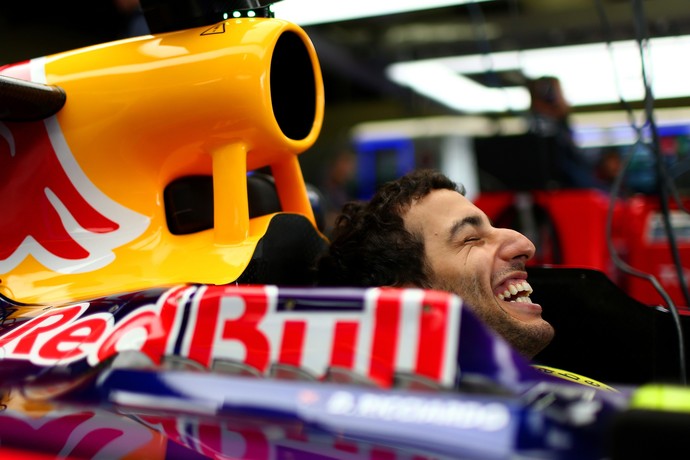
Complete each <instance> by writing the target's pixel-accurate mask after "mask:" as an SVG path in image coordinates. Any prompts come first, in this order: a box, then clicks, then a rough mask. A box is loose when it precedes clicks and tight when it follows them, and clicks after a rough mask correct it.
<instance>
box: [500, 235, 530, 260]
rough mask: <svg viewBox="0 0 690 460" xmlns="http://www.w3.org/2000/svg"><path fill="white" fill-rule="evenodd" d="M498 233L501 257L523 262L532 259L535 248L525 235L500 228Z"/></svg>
mask: <svg viewBox="0 0 690 460" xmlns="http://www.w3.org/2000/svg"><path fill="white" fill-rule="evenodd" d="M499 232H500V233H501V241H502V246H501V254H502V256H503V257H505V258H506V259H509V260H512V259H524V260H525V261H528V260H529V259H531V258H532V257H534V254H535V252H536V248H535V247H534V244H533V243H532V241H530V239H529V238H527V237H526V236H525V235H523V234H522V233H520V232H518V231H516V230H513V229H510V228H501V229H499Z"/></svg>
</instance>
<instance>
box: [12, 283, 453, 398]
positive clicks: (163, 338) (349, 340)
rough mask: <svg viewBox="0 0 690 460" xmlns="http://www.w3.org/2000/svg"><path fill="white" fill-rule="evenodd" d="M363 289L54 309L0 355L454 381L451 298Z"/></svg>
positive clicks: (238, 293) (176, 294) (268, 290)
mask: <svg viewBox="0 0 690 460" xmlns="http://www.w3.org/2000/svg"><path fill="white" fill-rule="evenodd" d="M362 292H363V294H362V297H361V301H360V302H358V303H356V304H354V305H353V304H352V303H351V302H350V303H349V304H348V306H345V307H343V308H339V309H321V308H319V307H311V308H310V309H307V310H305V309H302V310H300V311H291V310H289V309H285V308H281V304H285V303H286V298H285V294H281V291H280V290H279V288H277V287H275V286H180V287H176V288H173V289H170V290H168V291H166V292H165V293H164V294H163V295H161V296H159V297H158V298H157V299H156V300H155V302H154V301H141V304H139V305H130V306H129V309H128V310H125V309H122V311H121V312H117V313H116V311H117V308H114V310H113V311H114V312H111V311H110V310H108V311H101V310H99V311H95V312H94V311H93V310H95V308H93V306H92V305H90V304H89V303H88V302H84V303H79V304H74V305H67V306H62V307H53V308H48V309H47V310H46V311H45V312H44V313H42V314H40V315H38V316H36V317H34V318H32V319H30V320H28V321H25V322H22V323H20V324H16V325H15V326H14V327H12V328H11V329H9V331H8V332H7V333H5V334H4V335H2V336H0V357H2V358H5V359H15V360H27V361H30V362H32V363H34V364H36V365H41V366H50V365H67V364H70V363H74V362H77V361H80V360H86V361H87V362H88V364H89V365H91V366H95V365H96V364H98V363H100V362H102V361H104V360H105V359H107V358H108V357H110V356H112V355H114V354H115V353H117V352H121V351H126V350H137V351H141V352H142V353H144V354H146V355H147V356H148V357H149V358H151V360H153V362H154V363H160V362H161V361H162V359H163V358H164V357H165V356H176V357H181V358H185V359H190V360H192V361H194V362H196V363H199V364H200V365H201V366H203V367H206V368H213V367H214V363H215V362H216V361H217V360H220V361H223V360H225V361H231V362H238V363H243V364H245V365H247V366H250V367H252V368H254V369H256V370H257V371H258V372H260V373H265V372H267V371H268V370H269V367H270V366H271V364H272V363H281V364H288V365H291V366H295V367H298V368H301V369H304V370H306V371H308V372H311V373H313V374H314V375H317V376H318V375H323V374H324V373H325V372H326V371H327V370H328V369H329V368H331V367H340V368H346V369H350V370H352V371H353V372H355V373H357V374H359V375H362V376H366V377H368V378H369V379H371V380H372V381H374V382H377V383H379V384H382V385H390V384H391V383H392V379H393V374H394V373H395V372H406V373H413V374H418V375H422V376H425V377H428V378H431V379H433V380H435V381H437V382H440V383H442V384H446V385H452V383H453V382H454V378H455V374H456V372H457V346H458V333H459V327H460V325H459V317H460V301H459V299H457V297H454V296H451V295H447V294H444V293H436V292H427V291H422V290H386V289H377V288H373V289H369V290H363V291H362ZM330 300H331V301H335V300H337V297H334V298H333V299H330ZM288 301H291V300H290V299H288ZM112 302H117V299H115V300H112ZM115 306H116V307H117V305H115ZM90 310H91V311H90ZM116 314H117V316H116ZM425 358H428V359H425ZM0 366H1V361H0Z"/></svg>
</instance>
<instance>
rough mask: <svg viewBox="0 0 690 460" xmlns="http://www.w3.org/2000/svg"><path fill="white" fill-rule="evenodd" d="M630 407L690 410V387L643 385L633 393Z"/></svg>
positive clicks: (674, 410)
mask: <svg viewBox="0 0 690 460" xmlns="http://www.w3.org/2000/svg"><path fill="white" fill-rule="evenodd" d="M630 407H631V408H633V409H650V410H670V411H673V412H690V389H689V388H687V387H681V386H677V385H660V384H649V385H643V386H641V387H640V388H638V389H637V390H636V391H635V392H634V393H633V395H632V398H631V399H630Z"/></svg>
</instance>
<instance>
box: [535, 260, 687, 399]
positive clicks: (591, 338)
mask: <svg viewBox="0 0 690 460" xmlns="http://www.w3.org/2000/svg"><path fill="white" fill-rule="evenodd" d="M528 272H529V279H528V282H529V283H530V285H531V286H532V288H533V289H534V293H533V294H532V295H531V296H530V297H531V299H532V300H533V301H534V302H536V303H538V304H540V305H541V306H542V308H543V314H542V316H543V317H544V319H546V320H547V321H549V322H550V323H551V324H552V325H553V327H554V329H555V330H556V335H555V337H554V340H553V341H552V342H551V344H550V345H549V346H548V347H546V349H544V350H543V351H542V352H541V353H540V354H539V355H537V356H536V357H535V361H537V362H538V363H540V364H544V365H549V366H553V367H557V368H560V369H567V370H568V371H570V372H575V373H577V374H581V375H584V376H587V377H590V378H593V379H596V380H599V381H602V382H605V383H608V384H611V385H614V386H615V384H633V385H637V384H643V383H648V382H679V381H680V378H681V373H680V369H681V366H680V362H679V355H680V353H679V342H678V334H677V333H676V328H675V326H674V323H673V318H672V315H671V313H670V312H669V311H667V310H660V309H658V308H655V307H652V306H648V305H645V304H643V303H641V302H638V301H637V300H635V299H634V298H632V297H630V296H629V295H627V294H626V293H625V292H624V291H623V290H622V289H620V288H619V287H618V286H616V285H615V284H614V283H613V282H612V281H611V280H610V279H609V278H608V277H606V275H605V274H604V273H603V272H601V271H598V270H588V269H577V268H543V267H539V268H530V269H528ZM681 318H682V320H681V322H682V324H683V325H682V329H683V335H684V339H685V340H684V341H685V342H686V344H685V346H686V347H687V339H688V336H689V335H690V327H688V326H689V324H690V323H689V321H690V319H689V318H687V317H681ZM686 361H687V354H686Z"/></svg>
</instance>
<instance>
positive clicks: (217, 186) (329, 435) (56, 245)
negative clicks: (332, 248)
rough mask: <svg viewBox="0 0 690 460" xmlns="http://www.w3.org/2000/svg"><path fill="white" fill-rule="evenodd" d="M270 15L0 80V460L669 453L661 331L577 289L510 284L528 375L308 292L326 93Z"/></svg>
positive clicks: (160, 23) (177, 14)
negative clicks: (519, 299) (658, 439)
mask: <svg viewBox="0 0 690 460" xmlns="http://www.w3.org/2000/svg"><path fill="white" fill-rule="evenodd" d="M285 1H289V0H285ZM270 3H271V2H269V1H265V0H242V1H240V0H238V1H236V2H234V3H230V4H220V3H218V2H212V1H209V2H203V1H199V2H196V3H194V5H195V8H192V7H190V6H189V5H191V3H187V2H174V1H169V2H166V1H160V0H150V1H145V0H144V1H142V2H141V4H142V7H143V9H144V12H145V13H146V15H147V20H148V23H149V26H150V28H151V33H150V34H148V35H143V36H138V37H131V38H127V39H122V40H117V41H113V42H108V43H103V44H99V45H95V46H90V47H85V48H79V49H76V50H70V51H66V52H61V53H57V54H53V55H48V56H44V57H37V58H34V59H31V60H28V61H25V62H18V63H14V64H11V65H6V66H4V67H2V68H0V165H1V166H2V167H1V168H0V170H2V172H3V180H2V182H0V197H2V203H3V205H2V209H3V217H4V218H3V221H2V224H1V225H0V315H1V319H2V321H1V323H0V383H1V387H0V388H2V404H3V406H2V407H3V410H2V412H0V419H2V423H0V453H4V454H6V455H12V456H13V457H12V458H55V457H59V458H142V459H143V458H145V459H156V458H160V459H172V458H185V459H189V458H192V459H193V458H246V459H273V458H338V459H354V458H377V459H380V458H386V459H391V458H409V459H421V458H435V459H436V458H442V459H443V458H472V459H498V458H501V459H502V458H557V459H561V458H564V459H565V458H577V459H582V458H606V457H609V458H611V457H613V458H626V455H627V454H628V453H629V452H630V451H631V450H632V449H637V450H636V452H638V453H639V452H640V450H639V449H640V447H639V446H638V445H637V443H636V440H637V439H640V437H639V436H638V435H637V431H636V430H638V429H640V427H642V428H644V429H645V430H647V431H648V432H649V431H652V430H653V428H654V427H663V428H666V427H668V426H673V427H678V426H681V427H682V426H683V423H682V422H684V421H686V420H687V415H686V414H685V413H684V412H683V411H682V410H676V409H678V408H680V409H684V408H686V407H687V403H686V402H687V400H688V395H687V394H686V393H685V392H684V388H683V385H682V381H683V380H682V378H683V371H682V368H683V366H682V364H683V363H684V359H685V358H684V355H683V354H682V348H680V351H679V352H678V353H675V350H676V348H674V344H675V343H676V339H675V337H676V336H675V335H674V326H675V325H676V324H677V323H676V322H674V321H673V318H672V317H671V315H670V313H669V312H668V311H667V310H664V309H663V308H655V307H651V306H648V305H643V304H640V303H639V302H637V301H635V300H634V299H632V298H629V297H627V296H626V295H625V294H624V293H622V292H620V290H619V289H618V288H617V287H616V286H615V285H613V284H612V283H610V282H609V281H608V280H607V279H606V277H605V276H604V275H603V274H601V273H598V272H596V271H593V270H583V269H576V268H570V269H563V270H561V269H557V268H548V267H535V268H533V269H532V271H531V273H530V283H531V284H532V286H533V287H534V288H535V294H534V296H535V298H536V297H538V295H542V296H543V297H542V299H544V300H542V302H543V303H544V304H547V303H551V302H552V304H553V305H557V306H559V307H558V308H556V307H554V308H553V309H551V310H548V309H547V308H545V310H544V314H545V317H546V318H547V319H549V320H550V321H552V322H553V323H554V325H555V326H556V328H557V330H559V331H563V332H562V333H560V332H559V335H558V336H557V338H558V340H556V341H554V344H553V346H550V347H549V348H548V349H547V350H545V352H544V353H543V355H541V356H539V357H537V361H538V363H532V362H528V361H527V360H525V359H524V358H523V357H522V356H521V355H519V354H518V353H517V352H516V351H514V350H513V349H511V347H510V346H509V345H508V344H507V343H506V342H505V341H504V340H503V339H502V338H501V337H499V336H497V335H496V334H495V333H493V331H491V330H489V329H488V328H487V327H486V326H484V324H483V323H482V322H481V321H480V320H478V319H477V318H476V317H475V316H474V315H473V314H472V311H471V309H469V308H468V306H467V305H466V304H465V302H464V301H463V299H461V298H460V297H458V296H456V295H454V294H451V293H447V292H439V291H434V290H424V289H408V288H406V289H402V288H401V289H398V288H386V287H373V288H357V287H338V288H335V287H333V288H330V287H323V286H315V285H313V284H312V283H311V277H310V274H311V270H312V267H313V263H314V261H315V260H316V258H317V257H318V255H319V254H320V253H321V251H323V250H324V248H325V247H326V245H327V243H328V241H327V238H326V237H325V236H324V234H323V233H322V231H321V229H320V228H319V225H318V216H317V215H316V213H315V208H314V203H313V202H312V201H311V200H310V196H309V193H308V186H307V184H305V181H304V178H303V176H302V172H301V169H300V165H299V161H298V156H299V155H301V154H302V153H304V152H306V151H307V150H308V149H309V147H310V146H311V145H312V144H313V143H314V141H315V140H316V138H317V136H318V134H319V130H320V127H321V123H322V119H323V113H324V91H323V81H322V76H321V72H320V68H319V62H318V58H317V54H316V51H315V49H314V47H313V44H312V43H311V41H310V39H309V37H308V35H307V34H306V32H305V31H304V30H303V29H302V28H300V27H299V26H297V25H295V24H293V23H290V22H288V21H285V20H282V19H280V18H276V17H274V15H273V14H272V12H271V9H270ZM584 280H587V281H589V282H590V285H589V287H588V288H587V289H589V291H588V292H589V294H590V296H591V297H596V298H597V299H608V301H607V302H606V305H591V302H586V301H584V300H583V299H582V298H581V296H582V294H583V292H585V291H584V289H583V288H582V286H580V285H579V284H578V283H581V282H583V281H584ZM540 290H542V291H541V292H542V293H541V294H540ZM578 293H579V294H580V297H578ZM602 302H603V300H602ZM580 303H581V304H582V305H579V304H580ZM587 305H589V306H587ZM607 308H608V309H607ZM607 315H608V317H607ZM585 319H587V320H588V321H585ZM612 325H613V326H615V327H613V328H612ZM682 327H684V325H683V324H681V329H682ZM676 355H678V356H676ZM563 360H565V361H563ZM679 361H681V365H680V366H678V362H679ZM559 362H565V364H566V366H567V367H561V365H559V364H558V363H559ZM614 362H615V363H617V365H616V366H612V363H614ZM612 367H613V368H614V369H611V368H612ZM621 368H622V370H621ZM564 369H567V370H564ZM679 382H680V383H679ZM609 383H610V384H609ZM669 401H670V402H669ZM669 405H670V406H672V407H673V408H674V411H673V413H672V414H671V415H669V414H670V412H669V411H668V410H666V409H668V407H669ZM662 409H663V410H662ZM640 414H643V416H640ZM649 414H653V415H655V416H657V418H656V419H654V420H657V421H658V420H661V421H660V422H658V423H656V424H655V425H650V423H649V422H648V421H649V420H650V418H649V417H647V415H649ZM678 419H680V422H678ZM681 431H682V429H681ZM685 431H687V428H685ZM653 448H654V449H655V450H654V452H657V453H658V452H660V451H661V450H660V449H661V446H659V445H656V444H655V445H654V447H653Z"/></svg>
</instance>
